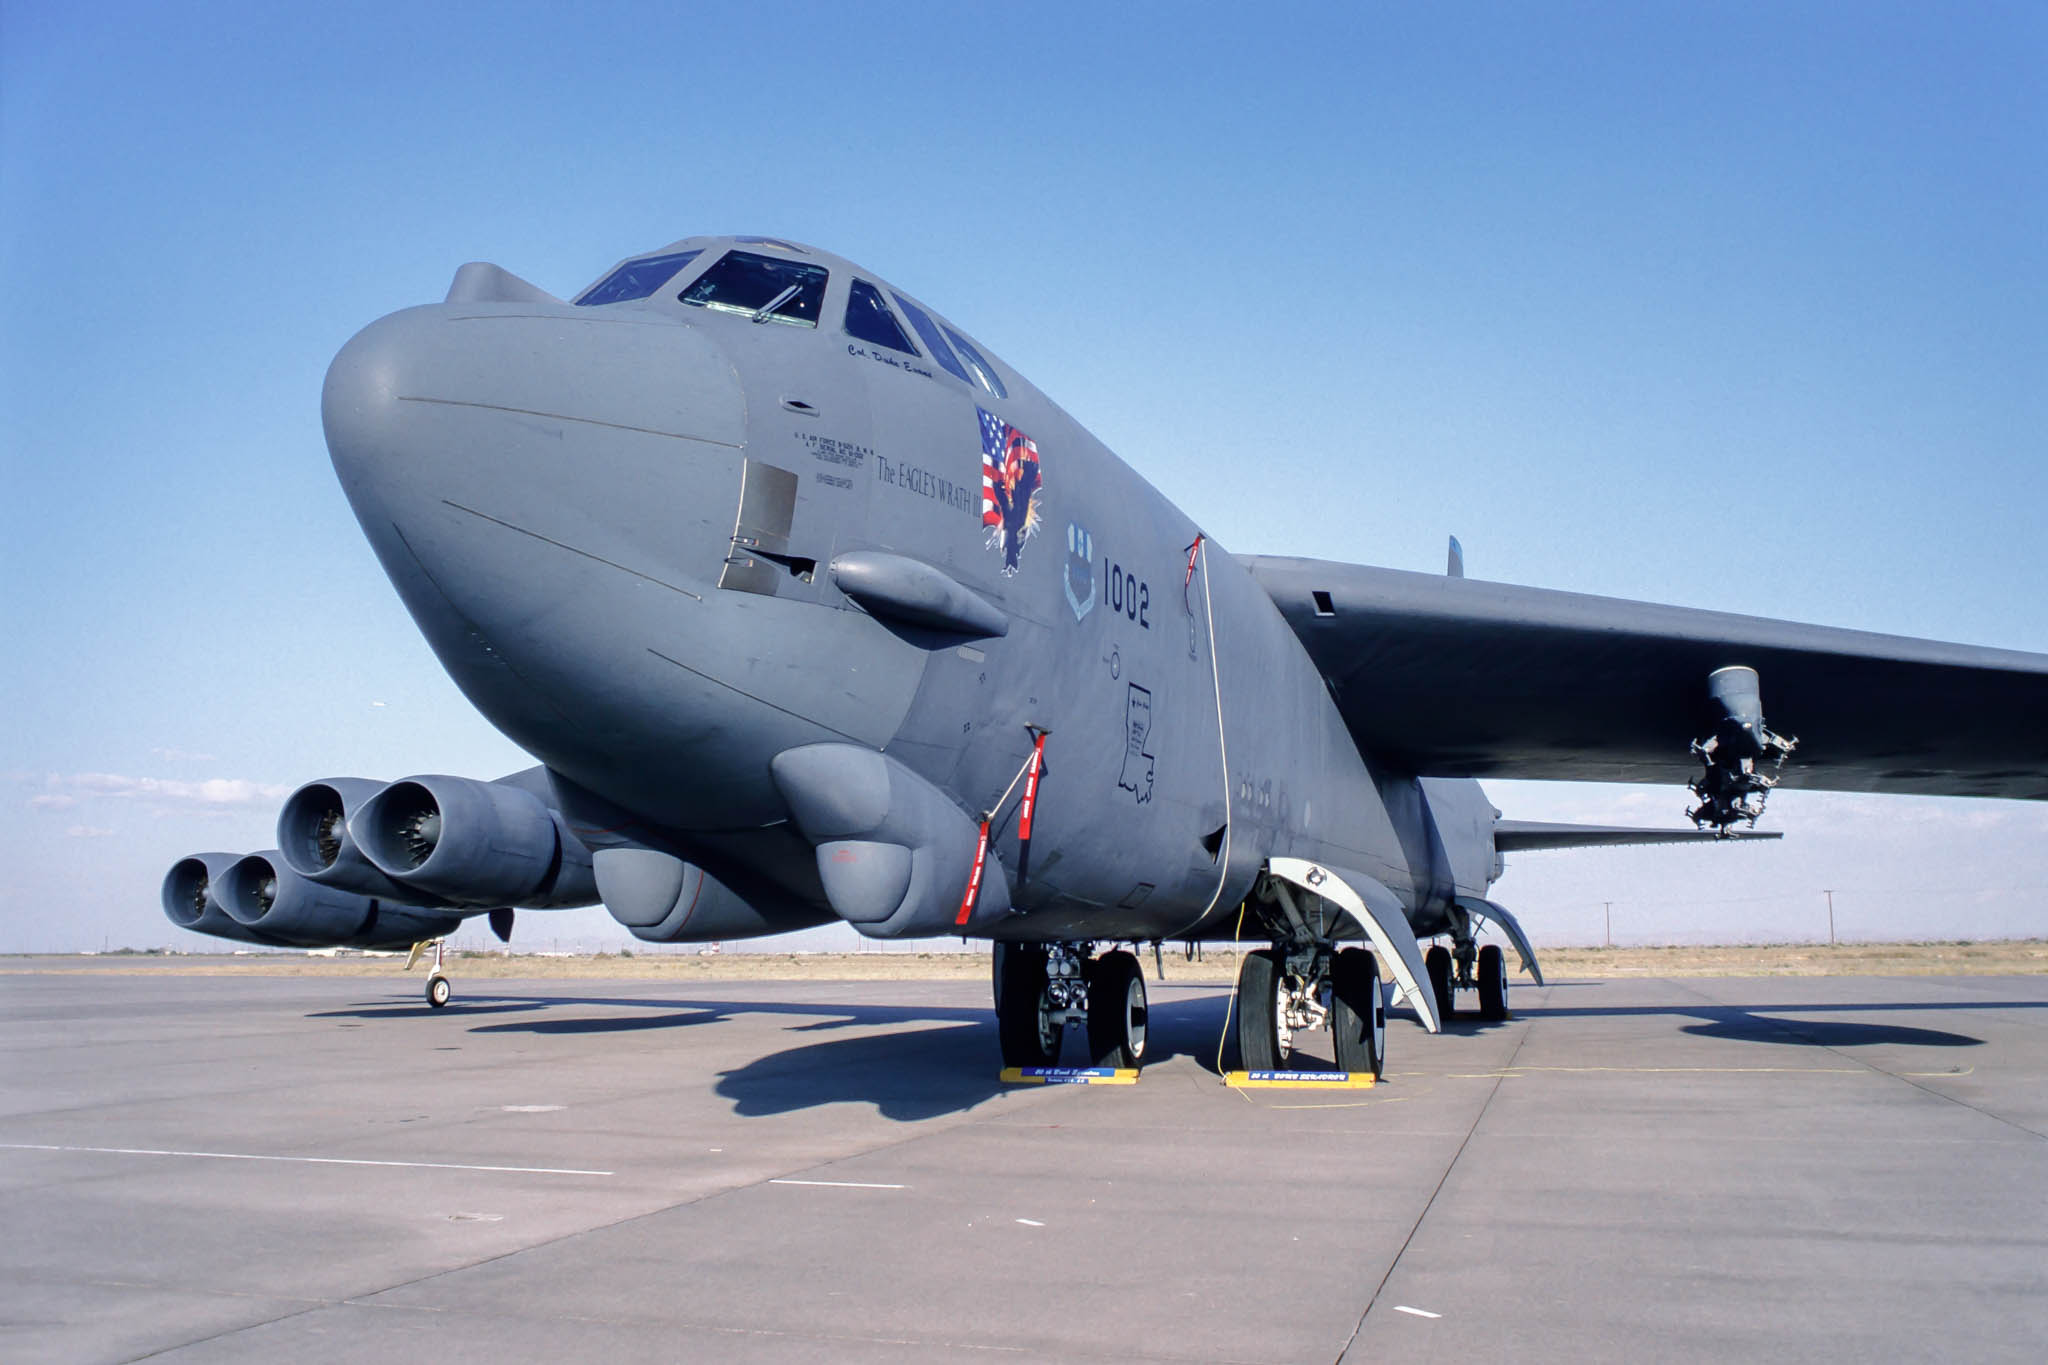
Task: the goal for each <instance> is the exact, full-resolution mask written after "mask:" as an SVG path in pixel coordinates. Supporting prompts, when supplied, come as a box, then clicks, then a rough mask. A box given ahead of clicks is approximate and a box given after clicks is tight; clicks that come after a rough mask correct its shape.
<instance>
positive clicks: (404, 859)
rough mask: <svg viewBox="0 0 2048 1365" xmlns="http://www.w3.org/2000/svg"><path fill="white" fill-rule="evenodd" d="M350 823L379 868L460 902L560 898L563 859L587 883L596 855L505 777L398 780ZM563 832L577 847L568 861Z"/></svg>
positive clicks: (502, 902)
mask: <svg viewBox="0 0 2048 1365" xmlns="http://www.w3.org/2000/svg"><path fill="white" fill-rule="evenodd" d="M348 832H349V835H350V837H351V838H353V839H354V840H355V844H356V847H357V848H359V849H361V850H362V852H363V855H364V856H365V857H367V858H368V859H369V860H370V861H371V863H373V864H375V866H376V868H377V870H378V871H379V872H382V873H383V874H384V875H385V876H387V877H390V878H392V879H394V880H396V881H399V882H402V883H404V884H405V885H406V886H407V887H418V888H419V889H420V890H422V891H426V892H430V893H432V894H433V895H436V896H439V897H441V898H443V899H444V900H446V901H447V902H448V903H450V904H452V905H465V906H500V905H531V904H535V903H537V902H547V903H554V902H552V899H551V898H550V897H549V896H548V895H547V892H548V891H550V890H551V889H553V888H554V884H555V883H556V882H557V881H559V880H561V879H560V878H559V877H558V876H557V873H558V872H559V871H560V870H561V869H562V865H563V863H564V862H565V861H566V862H572V863H574V864H576V865H577V867H578V868H580V869H581V871H582V880H583V881H584V882H585V883H587V882H588V869H589V864H590V855H589V853H588V852H587V851H585V850H584V849H583V846H582V845H581V844H580V843H578V842H576V841H575V839H574V837H573V836H569V835H568V834H567V831H566V830H559V829H558V828H557V822H556V819H555V815H554V812H553V811H550V810H549V809H548V808H547V806H546V804H545V803H544V802H542V801H541V799H540V798H539V797H538V796H535V795H534V794H533V793H532V792H530V791H527V790H525V789H524V788H522V787H514V786H508V785H506V784H505V783H502V782H476V781H472V780H471V779H469V778H466V777H443V776H438V775H430V776H424V777H409V778H406V779H405V780H404V781H402V782H393V783H392V784H391V785H389V786H387V787H385V788H384V789H383V790H382V791H379V792H378V793H377V794H376V795H374V796H372V797H370V798H369V800H367V801H365V802H364V803H363V804H362V806H361V807H359V808H358V809H357V810H356V812H355V814H353V815H352V816H350V817H349V821H348ZM565 839H566V843H567V844H568V845H573V849H572V850H571V851H572V852H573V853H574V854H576V855H577V856H575V857H573V858H570V859H566V860H565V859H564V858H563V856H562V855H563V853H564V849H565ZM577 889H578V890H594V889H595V888H594V887H589V886H585V887H581V888H577ZM589 899H590V897H589V896H588V895H587V894H586V895H584V896H583V897H582V899H581V900H580V901H571V902H568V903H571V904H587V903H588V902H589Z"/></svg>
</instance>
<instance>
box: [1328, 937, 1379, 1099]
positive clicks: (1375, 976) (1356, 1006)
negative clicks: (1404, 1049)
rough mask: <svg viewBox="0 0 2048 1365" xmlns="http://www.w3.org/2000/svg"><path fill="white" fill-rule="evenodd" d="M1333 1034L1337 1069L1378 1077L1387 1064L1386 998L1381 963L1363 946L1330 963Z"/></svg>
mask: <svg viewBox="0 0 2048 1365" xmlns="http://www.w3.org/2000/svg"><path fill="white" fill-rule="evenodd" d="M1330 1033H1331V1035H1332V1036H1333V1037H1334V1038H1335V1039H1336V1048H1337V1069H1338V1070H1339V1071H1349V1072H1350V1073H1351V1074H1352V1075H1354V1076H1358V1075H1370V1076H1371V1077H1372V1078H1373V1079H1374V1080H1378V1079H1379V1078H1380V1077H1381V1076H1382V1075H1384V1074H1385V1072H1386V1063H1387V997H1386V992H1385V991H1383V990H1381V989H1380V964H1379V959H1377V958H1375V957H1374V956H1373V955H1372V954H1371V953H1370V952H1367V951H1366V950H1365V949H1363V948H1346V949H1343V950H1342V951H1341V952H1339V953H1338V954H1337V958H1336V960H1335V961H1334V962H1332V963H1331V964H1330Z"/></svg>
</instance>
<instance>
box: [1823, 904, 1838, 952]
mask: <svg viewBox="0 0 2048 1365" xmlns="http://www.w3.org/2000/svg"><path fill="white" fill-rule="evenodd" d="M1821 894H1822V895H1823V896H1826V897H1827V898H1828V947H1830V948H1832V947H1834V946H1835V893H1834V892H1832V891H1823V892H1821Z"/></svg>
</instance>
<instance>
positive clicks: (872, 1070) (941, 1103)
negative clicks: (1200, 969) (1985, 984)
mask: <svg viewBox="0 0 2048 1365" xmlns="http://www.w3.org/2000/svg"><path fill="white" fill-rule="evenodd" d="M1228 994H1229V993H1228V991H1227V989H1225V988H1218V989H1215V990H1205V991H1203V992H1202V993H1200V994H1182V993H1180V992H1175V993H1174V994H1173V995H1171V996H1167V995H1165V994H1164V993H1163V992H1162V993H1161V994H1159V995H1155V996H1154V997H1153V999H1152V1001H1151V1012H1150V1021H1149V1022H1150V1038H1149V1043H1150V1046H1149V1048H1148V1051H1147V1056H1146V1064H1147V1065H1148V1066H1157V1065H1160V1064H1161V1063H1164V1062H1166V1061H1169V1060H1171V1059H1172V1058H1175V1057H1180V1056H1186V1057H1191V1058H1192V1059H1193V1060H1194V1061H1195V1063H1196V1064H1197V1065H1198V1066H1200V1067H1201V1068H1202V1069H1204V1070H1206V1071H1214V1070H1215V1068H1216V1063H1217V1056H1218V1051H1219V1048H1218V1040H1219V1036H1220V1034H1221V1032H1222V1030H1223V1028H1224V1023H1225V1010H1226V1005H1227V1001H1228ZM591 1009H602V1010H606V1011H615V1012H608V1013H604V1014H590V1013H585V1012H583V1011H587V1010H591ZM1987 1009H1993V1010H2005V1009H2030V1010H2032V1009H2048V1000H2004V1001H1996V1000H1986V1001H1969V1002H1955V1001H1947V1002H1939V1001H1895V1002H1867V1003H1855V1004H1845V1003H1826V1004H1803V1005H1802V1004H1787V1003H1778V1002H1774V1003H1772V1004H1770V1005H1767V1006H1732V1005H1706V1004H1701V1005H1679V1004H1674V1005H1623V1006H1613V1007H1600V1006H1563V1007H1558V1008H1551V1007H1547V1006H1536V1007H1532V1008H1526V1009H1518V1010H1516V1011H1515V1013H1514V1016H1513V1017H1514V1018H1515V1019H1522V1020H1539V1019H1544V1018H1591V1017H1599V1016H1616V1017H1619V1016H1629V1015H1664V1016H1670V1017H1675V1018H1685V1017H1690V1018H1693V1019H1695V1020H1697V1021H1698V1022H1695V1023H1691V1024H1687V1025H1684V1026H1683V1029H1682V1031H1683V1032H1686V1033H1690V1034H1693V1035H1695V1036H1697V1037H1703V1038H1716V1039H1725V1040H1730V1041H1741V1042H1757V1043H1771V1044H1775V1045H1784V1046H1795V1047H1822V1048H1839V1047H1869V1046H1877V1045H1881V1044H1890V1045H1894V1046H1912V1047H1975V1046H1979V1045H1981V1043H1982V1042H1983V1040H1982V1039H1980V1038H1975V1037H1972V1036H1970V1035H1967V1034H1962V1033H1954V1032H1949V1031H1946V1030H1941V1029H1930V1028H1919V1027H1914V1026H1910V1025H1905V1024H1892V1023H1871V1022H1865V1021H1863V1020H1857V1019H1822V1020H1813V1019H1803V1018H1785V1017H1782V1016H1786V1015H1793V1016H1797V1015H1813V1014H1821V1015H1827V1014H1858V1015H1867V1014H1876V1013H1888V1012H1896V1011H1920V1012H1925V1011H1941V1012H1951V1013H1953V1012H1955V1011H1959V1010H1969V1011H1979V1010H1987ZM650 1011H653V1012H650ZM429 1014H438V1015H439V1016H440V1017H442V1018H446V1019H449V1020H450V1021H451V1022H452V1021H454V1020H458V1019H460V1018H461V1017H462V1016H464V1015H498V1014H522V1015H528V1016H532V1017H527V1018H520V1019H511V1020H503V1021H500V1022H492V1023H478V1024H474V1025H472V1026H470V1028H469V1030H468V1031H469V1032H472V1033H479V1034H502V1033H529V1034H544V1035H545V1034H552V1035H577V1034H600V1033H641V1032H647V1031H649V1030H658V1029H676V1028H694V1027H696V1026H698V1025H702V1024H715V1023H719V1022H722V1021H724V1020H726V1019H729V1018H731V1017H733V1016H735V1015H748V1016H758V1015H763V1014H777V1015H793V1016H797V1017H799V1018H806V1019H807V1021H806V1022H803V1023H797V1024H791V1025H789V1026H788V1028H787V1030H786V1031H787V1032H790V1033H794V1034H832V1033H837V1032H838V1031H840V1030H844V1029H858V1030H861V1032H859V1033H858V1034H856V1035H854V1036H849V1037H823V1038H817V1039H806V1041H804V1042H802V1043H799V1044H798V1045H796V1046H793V1047H789V1048H785V1049H783V1050H781V1051H779V1052H774V1053H770V1054H768V1055H766V1056H762V1057H759V1058H756V1059H755V1060H753V1061H751V1062H748V1063H747V1064H745V1065H744V1066H741V1067H739V1068H737V1069H736V1070H732V1071H728V1072H724V1073H722V1074H721V1077H720V1079H719V1082H718V1085H717V1087H716V1088H717V1093H718V1094H719V1095H721V1096H723V1097H724V1098H726V1099H728V1100H730V1101H732V1103H733V1107H734V1111H735V1112H736V1113H738V1114H741V1115H746V1116H753V1115H769V1114H783V1113H789V1112H792V1111H795V1110H800V1109H809V1108H815V1107H817V1106H820V1105H827V1104H843V1103H865V1104H872V1105H874V1106H875V1108H876V1110H877V1111H878V1112H879V1113H880V1114H882V1115H883V1116H884V1117H887V1118H891V1119H896V1120H900V1121H905V1122H914V1121H918V1120H923V1119H929V1118H933V1117H936V1116H938V1115H942V1114H946V1113H956V1112H959V1111H962V1110H966V1109H970V1108H972V1107H974V1106H975V1105H977V1104H980V1103H982V1102H984V1101H985V1100H987V1099H989V1098H991V1097H992V1096H994V1095H995V1094H997V1093H999V1092H1000V1091H1001V1090H1002V1089H1003V1088H1004V1087H1003V1085H1002V1084H1001V1082H999V1081H998V1080H997V1078H996V1071H997V1068H998V1052H997V1046H996V1037H995V1022H994V1018H993V1015H992V1012H991V1011H990V1010H988V1009H986V1008H982V1007H979V1006H956V1005H938V1004H872V1005H871V1004H851V1003H841V1002H808V1001H790V1000H677V999H665V998H649V997H615V996H579V995H552V994H551V995H516V996H515V995H492V996H472V997H468V998H466V999H458V1000H457V1001H456V1002H455V1003H454V1004H452V1005H451V1006H449V1008H448V1009H446V1010H444V1011H432V1010H429V1009H428V1008H427V1006H426V1005H425V1004H424V1003H423V1002H422V1003H413V1002H411V1001H407V1002H404V1003H400V1002H398V1001H392V1000H385V1001H363V1002H360V1003H358V1004H356V1005H354V1006H352V1007H351V1008H348V1009H341V1010H326V1011H320V1012H317V1013H312V1014H309V1015H307V1017H308V1018H311V1019H399V1018H407V1017H412V1016H422V1015H429ZM1388 1017H1389V1019H1390V1021H1391V1020H1404V1021H1409V1022H1415V1023H1417V1027H1420V1024H1419V1021H1416V1020H1415V1019H1414V1016H1413V1014H1412V1013H1411V1012H1409V1011H1408V1010H1406V1009H1397V1010H1394V1011H1390V1012H1389V1016H1388ZM1509 1022H1511V1021H1509ZM921 1025H922V1026H926V1027H919V1026H921ZM933 1025H936V1026H937V1027H930V1026H933ZM1506 1026H1507V1023H1505V1022H1490V1021H1482V1020H1481V1019H1479V1018H1478V1016H1476V1015H1470V1014H1464V1013H1460V1014H1456V1015H1453V1016H1452V1017H1451V1018H1450V1019H1449V1020H1448V1021H1447V1022H1446V1028H1447V1030H1448V1031H1449V1032H1452V1033H1459V1034H1463V1033H1473V1032H1479V1031H1482V1030H1491V1029H1496V1028H1502V1027H1506ZM1319 1036H1320V1035H1318V1036H1316V1037H1311V1038H1310V1040H1309V1044H1308V1047H1307V1049H1306V1050H1305V1053H1304V1055H1302V1056H1301V1058H1300V1063H1301V1064H1306V1065H1310V1066H1313V1065H1315V1064H1316V1063H1317V1061H1318V1060H1319V1058H1318V1055H1317V1052H1316V1047H1315V1043H1316V1040H1317V1037H1319ZM1325 1050H1327V1049H1325ZM1085 1052H1086V1040H1085V1034H1084V1033H1083V1031H1082V1030H1081V1029H1079V1028H1073V1029H1069V1030H1068V1032H1067V1039H1066V1045H1065V1049H1064V1052H1063V1054H1062V1056H1061V1058H1060V1061H1061V1062H1062V1063H1063V1064H1064V1065H1068V1066H1081V1065H1086V1064H1087V1061H1088V1058H1087V1057H1086V1056H1085V1055H1084V1054H1085ZM1320 1060H1322V1061H1323V1062H1324V1063H1325V1064H1327V1060H1328V1059H1326V1058H1323V1059H1320Z"/></svg>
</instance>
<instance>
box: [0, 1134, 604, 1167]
mask: <svg viewBox="0 0 2048 1365" xmlns="http://www.w3.org/2000/svg"><path fill="white" fill-rule="evenodd" d="M0 1150H5V1151H10V1152H97V1153H99V1154H101V1155H103V1156H190V1157H205V1158H207V1159H208V1160H211V1161H290V1162H296V1163H298V1164H300V1165H306V1166H393V1167H398V1168H400V1169H403V1170H414V1171H489V1172H492V1173H494V1174H498V1175H610V1174H612V1173H611V1172H610V1171H579V1170H574V1169H569V1168H565V1167H557V1166H464V1165H461V1164H460V1163H457V1162H453V1161H365V1160H361V1159H359V1158H356V1157H343V1156H265V1155H262V1154H261V1153H257V1152H174V1151H161V1150H158V1149H157V1148H154V1147H58V1146H55V1145H52V1144H50V1143H46V1142H0Z"/></svg>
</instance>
